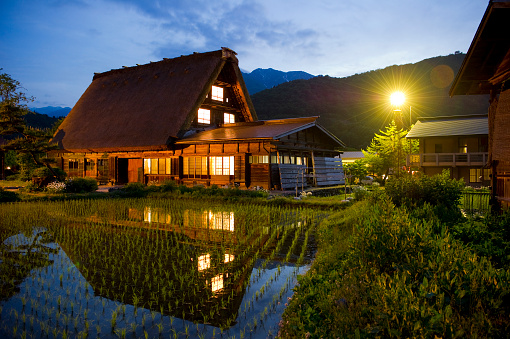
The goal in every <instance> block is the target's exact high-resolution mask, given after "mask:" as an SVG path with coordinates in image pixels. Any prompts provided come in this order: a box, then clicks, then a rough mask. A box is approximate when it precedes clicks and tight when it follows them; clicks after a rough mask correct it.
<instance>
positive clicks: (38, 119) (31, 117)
mask: <svg viewBox="0 0 510 339" xmlns="http://www.w3.org/2000/svg"><path fill="white" fill-rule="evenodd" d="M23 119H25V122H26V124H27V125H28V126H30V127H33V128H39V129H47V128H52V127H53V125H54V124H55V123H56V122H57V121H58V120H59V119H60V118H58V117H50V116H49V115H47V114H39V113H35V112H34V113H29V114H26V115H25V116H24V117H23Z"/></svg>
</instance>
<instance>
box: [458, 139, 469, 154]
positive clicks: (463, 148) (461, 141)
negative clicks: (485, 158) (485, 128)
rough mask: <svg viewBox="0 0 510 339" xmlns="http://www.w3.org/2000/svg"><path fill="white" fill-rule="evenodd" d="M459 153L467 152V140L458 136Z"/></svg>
mask: <svg viewBox="0 0 510 339" xmlns="http://www.w3.org/2000/svg"><path fill="white" fill-rule="evenodd" d="M459 153H467V140H466V138H459Z"/></svg>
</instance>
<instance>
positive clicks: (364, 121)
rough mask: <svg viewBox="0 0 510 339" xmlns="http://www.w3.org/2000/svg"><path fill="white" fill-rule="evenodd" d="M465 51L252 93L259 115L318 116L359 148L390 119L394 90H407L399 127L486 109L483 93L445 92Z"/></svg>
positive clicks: (344, 138)
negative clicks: (469, 94)
mask: <svg viewBox="0 0 510 339" xmlns="http://www.w3.org/2000/svg"><path fill="white" fill-rule="evenodd" d="M464 57H465V54H462V53H460V52H456V53H454V54H450V55H447V56H438V57H432V58H428V59H424V60H422V61H419V62H417V63H414V64H405V65H392V66H388V67H386V68H383V69H378V70H373V71H368V72H365V73H360V74H355V75H351V76H348V77H344V78H333V77H329V76H317V77H313V78H311V79H308V80H295V81H292V82H287V83H282V84H280V85H278V86H276V87H274V88H271V89H267V90H263V91H260V92H258V93H255V94H254V95H252V96H251V99H252V102H253V105H254V107H255V111H256V112H257V116H258V118H259V119H261V120H269V119H277V118H278V119H283V118H295V117H306V116H317V115H318V116H320V118H319V120H318V122H319V123H320V124H321V125H322V126H324V127H325V128H326V129H328V130H329V131H330V132H331V133H333V134H334V135H336V136H337V137H338V138H339V139H340V140H342V141H343V142H344V143H346V144H347V146H349V147H352V148H355V149H361V148H366V146H368V145H369V144H370V141H371V140H372V138H373V136H374V134H375V133H378V132H379V131H380V130H381V129H384V127H385V126H386V125H388V124H389V122H390V121H391V120H392V118H393V116H392V115H393V111H394V109H393V108H392V107H391V105H390V103H389V96H390V94H391V93H392V92H393V91H396V90H400V91H403V92H404V93H406V96H407V97H408V99H407V102H406V103H405V104H404V105H403V106H402V111H401V114H402V117H403V127H406V128H407V127H408V126H409V113H410V112H409V110H410V109H411V108H412V109H411V111H412V112H411V113H412V121H413V123H415V122H416V119H417V117H418V116H420V117H421V116H423V117H434V116H441V115H444V116H451V115H470V114H486V113H487V107H488V97H487V96H455V97H453V98H450V97H449V93H448V92H449V89H450V86H451V84H452V82H453V80H454V77H455V74H457V72H458V70H459V69H460V66H461V64H462V62H463V60H464ZM410 107H411V108H410Z"/></svg>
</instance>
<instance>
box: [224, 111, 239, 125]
mask: <svg viewBox="0 0 510 339" xmlns="http://www.w3.org/2000/svg"><path fill="white" fill-rule="evenodd" d="M234 122H236V119H235V115H233V114H230V113H223V123H224V124H233V123H234Z"/></svg>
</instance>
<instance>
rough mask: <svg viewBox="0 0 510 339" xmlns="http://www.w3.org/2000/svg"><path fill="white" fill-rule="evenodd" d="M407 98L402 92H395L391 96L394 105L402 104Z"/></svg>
mask: <svg viewBox="0 0 510 339" xmlns="http://www.w3.org/2000/svg"><path fill="white" fill-rule="evenodd" d="M405 100H406V96H405V95H404V93H402V92H393V93H392V94H391V96H390V102H391V104H392V105H393V106H401V105H402V104H403V103H404V101H405Z"/></svg>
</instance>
